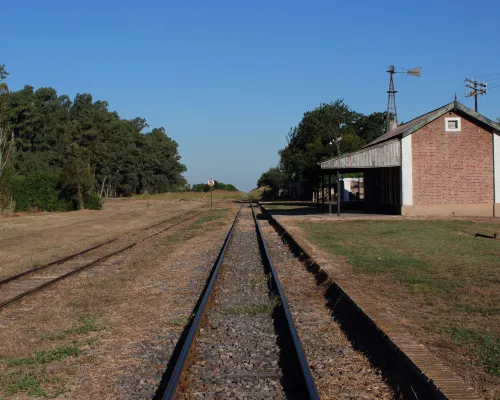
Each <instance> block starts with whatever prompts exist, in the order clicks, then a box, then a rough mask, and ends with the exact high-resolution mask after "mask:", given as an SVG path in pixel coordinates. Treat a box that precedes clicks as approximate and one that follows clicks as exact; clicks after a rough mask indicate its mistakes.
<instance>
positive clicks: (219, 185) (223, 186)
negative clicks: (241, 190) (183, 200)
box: [187, 180, 238, 192]
mask: <svg viewBox="0 0 500 400" xmlns="http://www.w3.org/2000/svg"><path fill="white" fill-rule="evenodd" d="M213 188H214V190H227V191H228V192H237V191H238V189H236V187H235V186H234V185H232V184H230V183H224V182H219V181H216V180H214V186H213ZM187 189H188V190H191V191H193V192H208V191H210V186H208V183H196V184H194V185H192V186H188V187H187Z"/></svg>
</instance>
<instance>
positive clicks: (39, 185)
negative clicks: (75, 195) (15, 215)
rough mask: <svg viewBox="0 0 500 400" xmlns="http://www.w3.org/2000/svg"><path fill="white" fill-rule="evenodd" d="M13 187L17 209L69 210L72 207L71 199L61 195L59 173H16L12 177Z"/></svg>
mask: <svg viewBox="0 0 500 400" xmlns="http://www.w3.org/2000/svg"><path fill="white" fill-rule="evenodd" d="M12 189H13V190H12V191H13V197H14V201H15V202H16V211H28V210H44V211H68V210H71V209H72V205H71V201H70V200H68V199H65V198H62V197H61V196H60V195H59V193H60V185H59V174H57V173H53V172H33V173H28V174H27V175H26V176H22V175H15V176H14V177H13V178H12Z"/></svg>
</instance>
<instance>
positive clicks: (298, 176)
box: [257, 100, 386, 195]
mask: <svg viewBox="0 0 500 400" xmlns="http://www.w3.org/2000/svg"><path fill="white" fill-rule="evenodd" d="M385 116H386V113H385V112H374V113H372V114H369V115H363V114H361V113H358V112H356V111H354V110H352V109H351V108H350V107H349V106H348V105H347V104H345V103H344V101H343V100H336V101H334V102H332V103H322V104H320V105H319V106H318V107H316V108H315V109H314V110H312V111H307V112H306V113H304V115H303V117H302V120H301V121H300V122H299V124H298V125H296V126H295V127H293V128H291V129H290V131H289V133H288V135H287V145H286V146H285V147H284V148H283V149H281V150H279V152H278V153H279V156H280V160H279V163H278V165H277V166H276V167H273V168H270V169H269V170H268V171H266V172H264V173H263V174H262V175H261V176H260V178H259V180H258V181H257V186H258V187H262V186H267V187H269V188H270V189H269V192H270V193H269V194H270V195H276V194H277V191H278V189H279V188H280V187H282V186H283V185H284V184H285V183H286V182H288V181H289V180H296V181H299V182H301V183H303V184H304V185H305V187H306V191H312V188H313V187H314V185H315V174H314V172H312V169H313V168H314V167H316V166H317V164H318V162H320V161H324V160H327V159H330V158H333V157H336V156H337V155H338V150H337V146H336V145H334V142H335V141H337V140H338V139H339V138H341V140H340V141H339V143H340V145H339V150H340V153H341V154H345V153H350V152H353V151H356V150H358V149H360V148H361V147H362V146H364V145H365V144H367V143H369V142H371V141H372V140H374V139H376V138H378V137H379V136H381V135H383V134H384V133H385V125H386V121H385Z"/></svg>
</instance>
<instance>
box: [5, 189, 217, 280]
mask: <svg viewBox="0 0 500 400" xmlns="http://www.w3.org/2000/svg"><path fill="white" fill-rule="evenodd" d="M206 207H207V203H206V202H203V201H199V200H197V201H193V202H179V201H167V200H155V201H147V200H140V201H139V200H138V201H127V200H123V199H110V200H106V201H105V203H104V209H103V210H101V211H75V212H66V213H37V214H21V215H19V216H18V217H16V218H0V260H2V262H1V268H0V277H4V276H7V275H11V274H13V273H16V272H20V271H23V270H25V269H27V268H30V267H33V266H35V265H39V264H43V263H46V262H49V261H52V260H54V259H56V258H59V257H63V256H65V255H68V254H71V253H74V252H76V251H79V250H83V249H85V248H87V247H90V246H92V245H96V244H98V243H101V242H104V241H106V240H108V239H111V238H113V237H116V236H120V235H122V234H124V233H126V232H131V231H136V230H139V229H141V228H144V227H147V226H149V225H152V224H154V223H155V222H158V221H161V220H164V219H166V218H170V217H173V216H175V215H180V214H182V213H185V212H187V211H188V210H192V209H206Z"/></svg>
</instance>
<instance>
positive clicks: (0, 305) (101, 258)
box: [0, 210, 205, 309]
mask: <svg viewBox="0 0 500 400" xmlns="http://www.w3.org/2000/svg"><path fill="white" fill-rule="evenodd" d="M204 212H205V210H203V211H201V212H199V213H197V214H195V215H192V216H190V217H188V218H186V219H184V220H182V221H180V222H177V223H175V224H173V225H170V226H169V227H167V228H165V229H162V230H161V231H159V232H155V233H154V234H152V235H149V236H147V237H145V238H143V239H141V240H138V241H137V242H134V243H131V244H129V245H127V246H125V247H122V248H120V249H118V250H115V251H113V252H112V253H109V254H106V255H104V256H102V257H99V258H98V259H96V260H93V261H90V262H88V263H86V264H84V265H81V266H79V267H77V268H74V269H72V270H70V271H68V272H66V273H64V274H62V275H59V276H57V277H56V278H53V279H51V280H49V281H47V282H44V283H42V284H41V285H38V286H36V287H34V288H31V289H29V290H27V291H25V292H22V293H20V294H18V295H16V296H14V297H12V298H10V299H8V300H5V301H4V302H2V303H0V309H1V308H3V307H5V306H7V305H9V304H11V303H14V302H15V301H17V300H20V299H22V298H23V297H26V296H28V295H30V294H32V293H35V292H37V291H39V290H41V289H43V288H45V287H47V286H49V285H52V284H54V283H56V282H58V281H60V280H62V279H65V278H67V277H69V276H71V275H73V274H76V273H77V272H80V271H82V270H84V269H86V268H89V267H91V266H93V265H95V264H98V263H100V262H101V261H104V260H106V259H108V258H110V257H113V256H115V255H117V254H120V253H123V252H124V251H126V250H128V249H130V248H132V247H134V246H137V245H138V244H139V243H142V242H144V241H145V240H148V239H150V238H152V237H153V236H156V235H159V234H160V233H163V232H165V231H168V230H169V229H172V228H174V227H176V226H178V225H180V224H182V223H184V222H186V221H189V220H190V219H193V218H195V217H197V216H198V215H200V214H203V213H204ZM183 215H186V214H183ZM175 218H177V217H174V218H171V219H170V220H172V219H175ZM117 239H118V238H115V239H113V240H110V241H108V242H107V243H104V244H108V243H111V242H114V241H115V240H117ZM104 244H101V245H98V246H94V247H93V248H89V249H86V250H84V251H81V252H79V253H75V254H76V255H72V256H68V257H65V258H64V259H61V260H63V261H60V260H58V261H60V262H56V261H54V262H52V263H49V264H46V265H45V266H44V268H45V267H48V266H50V265H54V264H62V263H63V262H65V261H67V260H69V259H71V258H74V257H76V256H77V255H81V254H84V253H87V252H89V251H91V250H94V249H96V248H98V247H102V246H104ZM40 269H41V268H38V269H37V270H35V271H38V270H40ZM35 271H33V272H35ZM25 272H26V271H25ZM29 272H30V271H28V273H29ZM17 275H18V276H14V278H13V279H15V278H19V277H21V276H25V275H27V274H26V273H21V274H17ZM13 279H10V280H13ZM2 283H5V282H2Z"/></svg>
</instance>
